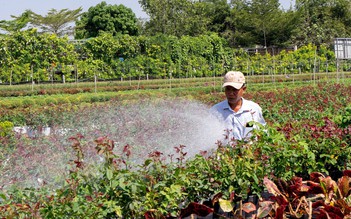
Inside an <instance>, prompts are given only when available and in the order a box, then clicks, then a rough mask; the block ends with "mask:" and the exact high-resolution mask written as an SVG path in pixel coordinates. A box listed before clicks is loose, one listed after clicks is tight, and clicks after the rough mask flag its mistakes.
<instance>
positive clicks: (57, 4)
mask: <svg viewBox="0 0 351 219" xmlns="http://www.w3.org/2000/svg"><path fill="white" fill-rule="evenodd" d="M102 1H103V0H0V3H1V7H0V20H12V18H11V15H15V16H19V15H21V14H22V13H23V12H24V11H25V10H27V9H30V10H31V11H33V12H35V13H37V14H41V15H46V14H47V12H48V11H49V10H50V9H56V10H61V9H66V8H68V9H70V10H73V9H77V8H79V7H82V8H83V12H85V11H87V10H88V9H89V8H90V7H92V6H95V5H97V4H99V3H100V2H102ZM279 1H280V3H281V5H282V6H283V8H285V9H288V8H289V7H290V5H291V4H293V3H294V2H295V1H294V0H279ZM105 2H106V3H107V4H117V5H119V4H123V5H125V6H126V7H128V8H131V9H132V10H133V12H134V13H135V14H136V16H137V18H146V17H147V15H146V14H145V13H144V12H143V11H142V9H141V7H140V5H139V3H138V0H105Z"/></svg>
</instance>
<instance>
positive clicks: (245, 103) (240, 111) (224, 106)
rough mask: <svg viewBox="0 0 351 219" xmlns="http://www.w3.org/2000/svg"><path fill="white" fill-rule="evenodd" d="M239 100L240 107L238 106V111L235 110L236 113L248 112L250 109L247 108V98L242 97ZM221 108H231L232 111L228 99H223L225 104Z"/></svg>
mask: <svg viewBox="0 0 351 219" xmlns="http://www.w3.org/2000/svg"><path fill="white" fill-rule="evenodd" d="M241 100H242V104H241V107H240V109H239V111H238V112H236V113H246V112H250V110H251V109H250V108H249V106H248V104H247V100H245V99H244V98H243V97H242V98H241ZM223 110H231V111H233V110H232V109H231V108H230V106H229V103H228V100H226V101H225V104H224V105H223ZM233 112H234V111H233Z"/></svg>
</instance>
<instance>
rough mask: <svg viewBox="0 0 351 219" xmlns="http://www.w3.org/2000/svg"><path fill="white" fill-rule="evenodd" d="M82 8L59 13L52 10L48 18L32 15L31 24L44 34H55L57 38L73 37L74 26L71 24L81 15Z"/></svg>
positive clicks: (64, 10) (63, 10)
mask: <svg viewBox="0 0 351 219" xmlns="http://www.w3.org/2000/svg"><path fill="white" fill-rule="evenodd" d="M81 11H82V8H81V7H80V8H78V9H75V10H68V9H62V10H60V11H57V10H56V9H51V10H50V11H49V12H48V14H47V15H46V16H41V15H39V14H36V13H34V12H32V13H31V16H30V23H31V24H33V25H34V26H35V27H39V28H40V30H41V31H42V32H48V33H54V34H56V35H57V36H64V35H66V34H67V35H72V34H73V26H70V24H71V23H72V22H74V21H76V20H77V18H78V17H79V16H80V15H81V14H80V13H81Z"/></svg>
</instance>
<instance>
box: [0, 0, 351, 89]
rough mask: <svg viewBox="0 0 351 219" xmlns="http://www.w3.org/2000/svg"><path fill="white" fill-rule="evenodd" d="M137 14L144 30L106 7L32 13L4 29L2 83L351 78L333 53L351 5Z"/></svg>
mask: <svg viewBox="0 0 351 219" xmlns="http://www.w3.org/2000/svg"><path fill="white" fill-rule="evenodd" d="M140 4H141V5H142V8H143V9H144V11H145V12H146V13H147V14H148V16H149V18H148V19H147V20H141V19H139V20H138V19H137V18H136V16H135V14H134V13H133V12H132V11H131V10H130V9H129V8H126V7H125V6H124V5H107V4H106V3H105V2H101V3H100V4H98V5H96V6H94V7H91V8H89V10H88V11H87V12H82V9H81V8H78V9H76V10H68V9H64V10H61V11H57V10H55V9H52V10H50V11H49V12H48V14H47V15H46V16H42V15H38V14H36V13H35V12H32V11H25V12H23V14H21V15H20V16H17V17H16V16H14V17H13V18H14V19H13V20H10V21H4V20H3V21H0V28H1V29H2V30H3V31H4V34H2V35H1V36H0V45H1V46H0V52H1V53H0V66H1V68H0V71H1V78H0V80H1V82H2V83H5V84H18V83H28V82H29V83H42V82H44V81H45V82H49V81H50V82H52V83H53V82H57V81H60V82H62V81H63V82H66V81H67V82H70V81H85V80H90V81H94V80H107V79H108V80H111V79H114V80H125V79H151V78H184V77H185V78H190V77H204V76H216V75H222V74H223V73H224V72H226V71H227V70H229V69H237V70H241V71H243V72H244V73H246V74H261V75H262V74H263V75H264V74H268V75H270V74H294V73H311V72H331V71H337V70H340V71H341V70H349V64H348V63H346V64H345V65H344V63H342V64H341V65H340V64H339V63H337V60H336V59H335V54H334V47H333V43H334V39H335V38H346V37H349V36H350V27H349V26H348V25H347V24H348V22H349V18H350V16H349V15H350V8H351V7H350V1H345V0H338V1H333V2H327V1H296V4H295V7H294V8H290V9H288V10H283V9H282V8H281V6H280V5H279V2H278V0H270V1H262V0H254V1H231V2H229V3H228V2H227V1H226V0H207V1H189V0H170V1H167V2H162V3H160V2H159V1H158V0H142V1H140ZM161 5H162V7H161ZM296 48H297V50H296ZM339 66H340V68H339ZM338 68H339V69H338Z"/></svg>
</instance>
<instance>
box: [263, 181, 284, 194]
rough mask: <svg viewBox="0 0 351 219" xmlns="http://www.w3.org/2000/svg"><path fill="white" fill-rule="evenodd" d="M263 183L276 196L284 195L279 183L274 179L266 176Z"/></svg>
mask: <svg viewBox="0 0 351 219" xmlns="http://www.w3.org/2000/svg"><path fill="white" fill-rule="evenodd" d="M263 183H264V185H265V186H266V188H267V190H268V192H269V193H272V194H273V195H275V196H278V195H282V194H281V192H280V191H279V189H278V187H277V185H276V184H275V183H274V182H273V181H272V180H270V179H268V177H264V179H263Z"/></svg>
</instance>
